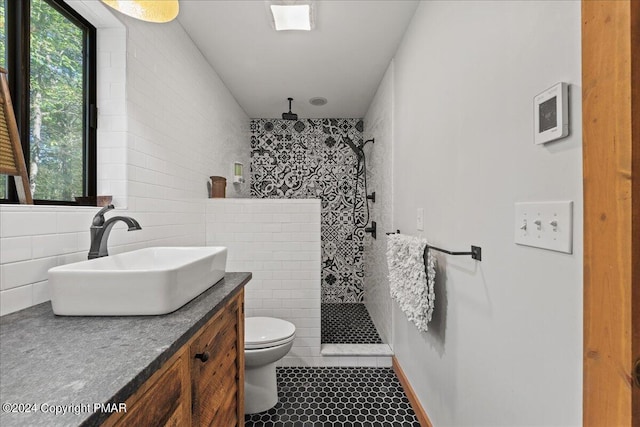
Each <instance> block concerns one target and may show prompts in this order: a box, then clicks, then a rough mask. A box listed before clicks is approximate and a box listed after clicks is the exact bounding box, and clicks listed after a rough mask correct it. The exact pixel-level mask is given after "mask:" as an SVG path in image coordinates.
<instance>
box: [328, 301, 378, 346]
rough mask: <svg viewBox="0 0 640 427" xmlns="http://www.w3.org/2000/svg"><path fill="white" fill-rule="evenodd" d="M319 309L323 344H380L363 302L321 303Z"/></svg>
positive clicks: (376, 331)
mask: <svg viewBox="0 0 640 427" xmlns="http://www.w3.org/2000/svg"><path fill="white" fill-rule="evenodd" d="M320 311H321V313H320V318H321V325H320V331H321V332H320V334H321V338H322V343H323V344H325V343H331V344H382V340H381V339H380V335H379V334H378V330H377V329H376V327H375V325H374V324H373V321H372V320H371V317H370V316H369V312H368V311H367V308H366V307H365V305H364V304H362V303H323V304H322V305H321V310H320Z"/></svg>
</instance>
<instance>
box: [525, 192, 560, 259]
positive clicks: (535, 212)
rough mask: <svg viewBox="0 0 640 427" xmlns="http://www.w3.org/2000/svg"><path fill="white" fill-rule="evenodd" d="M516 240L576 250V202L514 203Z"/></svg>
mask: <svg viewBox="0 0 640 427" xmlns="http://www.w3.org/2000/svg"><path fill="white" fill-rule="evenodd" d="M515 214H516V215H515V227H514V233H515V242H516V243H517V244H519V245H526V246H534V247H536V248H542V249H549V250H552V251H558V252H565V253H568V254H570V253H573V202H571V201H565V202H536V203H516V204H515Z"/></svg>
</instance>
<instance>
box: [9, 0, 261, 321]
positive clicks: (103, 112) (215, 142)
mask: <svg viewBox="0 0 640 427" xmlns="http://www.w3.org/2000/svg"><path fill="white" fill-rule="evenodd" d="M70 4H71V6H72V7H76V8H78V9H79V10H80V9H82V10H81V12H82V14H83V15H85V16H87V17H88V19H90V20H91V21H92V23H93V24H94V25H96V27H97V28H98V55H99V59H98V68H99V71H100V72H99V77H98V96H99V112H98V114H99V115H98V191H99V194H111V195H113V197H114V200H113V201H114V204H115V205H116V211H115V212H114V213H113V214H110V216H112V215H128V216H132V217H134V218H136V219H137V220H138V221H139V222H140V224H141V225H142V230H140V231H135V232H127V231H126V227H125V226H124V224H119V225H116V227H115V228H114V230H113V232H112V233H111V238H110V239H109V248H110V253H118V252H123V251H129V250H133V249H139V248H143V247H148V246H202V245H204V244H205V201H206V200H207V182H208V181H209V176H211V175H222V176H227V177H230V176H231V174H232V165H233V162H234V161H240V162H243V163H245V164H249V152H250V149H249V132H248V127H249V118H248V116H247V115H246V114H245V113H244V111H243V110H242V109H241V108H240V106H239V105H238V103H237V102H236V101H235V99H234V98H233V96H232V95H231V93H230V92H229V91H228V89H227V88H226V87H225V86H224V84H223V83H222V81H221V80H220V79H219V77H218V76H217V74H216V73H215V71H214V70H213V69H212V68H211V66H210V65H209V63H208V62H207V61H206V60H205V59H204V57H203V56H202V54H201V53H200V51H199V50H198V49H197V48H196V47H195V46H194V44H193V43H192V42H191V39H190V38H189V37H188V36H187V34H186V33H185V31H184V29H183V28H182V27H181V26H180V24H179V23H177V22H173V23H170V24H167V25H162V26H154V25H148V24H146V23H143V22H140V21H136V20H135V19H128V18H125V17H121V18H122V21H123V22H120V21H119V20H115V21H114V18H113V14H111V13H110V12H105V6H104V5H102V4H101V3H100V2H95V1H75V0H74V1H71V2H70ZM94 12H95V13H94ZM105 13H106V15H105ZM109 17H111V19H109ZM242 190H243V188H242V187H237V186H233V185H231V184H230V185H229V189H228V191H227V196H228V197H233V196H236V197H237V196H239V195H241V194H242ZM97 210H98V208H95V207H94V208H89V207H63V206H55V207H52V206H13V205H0V315H4V314H8V313H10V312H13V311H16V310H20V309H23V308H26V307H29V306H31V305H34V304H38V303H40V302H43V301H46V300H48V299H49V290H48V286H47V270H48V269H49V268H50V267H53V266H55V265H61V264H66V263H70V262H76V261H81V260H83V259H86V256H87V252H88V249H89V226H90V225H91V219H92V218H93V215H94V214H95V213H96V212H97Z"/></svg>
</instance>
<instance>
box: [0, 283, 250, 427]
mask: <svg viewBox="0 0 640 427" xmlns="http://www.w3.org/2000/svg"><path fill="white" fill-rule="evenodd" d="M250 279H251V273H227V274H226V275H225V276H224V278H223V279H222V280H220V281H219V282H218V283H216V284H215V285H214V286H212V287H211V288H209V289H208V290H207V291H205V292H204V293H202V294H201V295H199V296H198V297H196V298H195V299H194V300H192V301H190V302H189V303H187V304H186V305H185V306H183V307H182V308H180V309H178V310H176V311H174V312H173V313H170V314H165V315H162V316H126V317H124V316H122V317H66V316H56V315H54V314H53V311H52V309H51V303H49V302H46V303H43V304H39V305H36V306H34V307H30V308H27V309H25V310H22V311H19V312H16V313H12V314H8V315H6V316H2V317H0V404H2V409H1V410H0V425H2V427H9V426H25V425H29V426H78V425H85V426H86V425H99V424H100V423H101V422H102V421H104V420H105V419H106V418H108V416H109V415H110V414H107V413H103V412H94V411H93V405H94V403H98V404H106V403H116V404H117V403H120V402H124V401H126V399H127V398H128V397H129V396H130V395H131V394H132V393H133V392H135V391H136V390H137V389H138V387H139V386H140V385H142V383H144V382H145V381H146V380H147V379H148V378H149V377H150V376H151V375H152V374H153V373H154V372H155V371H156V370H158V368H160V367H161V366H162V364H163V363H164V362H166V361H167V360H168V359H169V358H170V357H171V356H172V355H173V354H175V352H176V351H177V350H178V349H180V347H181V346H182V345H184V344H185V343H186V342H187V341H188V340H189V338H191V337H192V336H193V334H194V333H196V332H197V331H198V330H199V329H200V328H201V327H202V326H204V324H205V323H206V322H207V321H208V320H209V319H210V318H211V317H212V316H213V315H214V314H215V313H216V312H217V311H218V309H219V308H221V307H222V306H223V305H224V304H225V303H226V302H227V301H228V300H230V299H231V298H232V297H233V296H235V295H236V294H237V293H238V292H239V291H240V289H242V287H243V286H244V285H245V284H246V283H247V282H248V281H249V280H250ZM7 404H27V405H31V406H32V407H31V408H30V409H33V407H34V405H35V407H36V408H39V410H38V411H37V412H33V411H32V412H28V413H13V412H7V406H8V405H7ZM45 404H46V405H45ZM13 406H14V407H15V406H16V405H13ZM89 408H90V409H89ZM12 409H13V408H12ZM43 409H44V410H47V411H55V410H56V409H57V410H58V411H59V412H62V411H65V413H59V414H56V413H50V412H44V411H43Z"/></svg>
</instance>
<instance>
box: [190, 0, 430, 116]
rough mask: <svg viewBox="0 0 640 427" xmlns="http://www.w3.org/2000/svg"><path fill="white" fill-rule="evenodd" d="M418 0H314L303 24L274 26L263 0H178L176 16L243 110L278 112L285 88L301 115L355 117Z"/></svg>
mask: <svg viewBox="0 0 640 427" xmlns="http://www.w3.org/2000/svg"><path fill="white" fill-rule="evenodd" d="M417 5H418V0H318V1H317V2H316V6H315V7H316V27H315V29H314V30H312V31H310V32H307V31H279V32H276V31H275V30H273V29H272V27H271V23H270V16H269V11H268V9H267V6H266V4H265V1H262V0H226V1H224V0H181V1H180V15H179V16H178V20H179V21H180V23H181V24H182V26H183V27H184V29H185V30H186V31H187V33H188V34H189V36H190V37H191V38H192V39H193V41H194V42H195V44H196V45H197V46H198V48H199V49H200V50H201V51H202V53H203V54H204V56H205V57H206V58H207V60H208V61H209V63H210V64H211V65H212V66H213V68H214V69H215V70H216V72H217V73H218V74H219V75H220V77H221V78H222V80H223V81H224V83H225V84H226V85H227V87H228V88H229V90H231V93H232V94H233V96H234V97H235V98H236V99H237V100H238V103H240V105H241V106H242V108H244V110H245V111H246V112H247V114H248V115H249V116H250V117H252V118H277V117H281V115H282V113H283V112H284V111H288V104H287V97H289V96H291V97H293V98H294V99H295V100H294V102H293V108H292V109H293V112H294V113H298V115H299V117H301V118H325V117H338V118H339V117H356V118H359V117H363V116H364V115H365V113H366V112H367V108H368V107H369V104H370V103H371V100H372V99H373V96H374V95H375V91H376V89H377V88H378V85H379V83H380V80H382V76H383V75H384V72H385V71H386V69H387V67H388V65H389V62H390V60H391V58H392V57H393V55H394V53H395V51H396V49H397V47H398V44H399V43H400V40H401V39H402V36H403V34H404V32H405V29H406V28H407V26H408V25H409V22H410V20H411V17H412V16H413V13H414V12H415V9H416V7H417ZM317 96H320V97H325V98H327V99H328V101H329V102H328V103H327V104H326V105H325V106H322V107H316V106H313V105H311V104H309V99H310V98H312V97H317Z"/></svg>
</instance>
